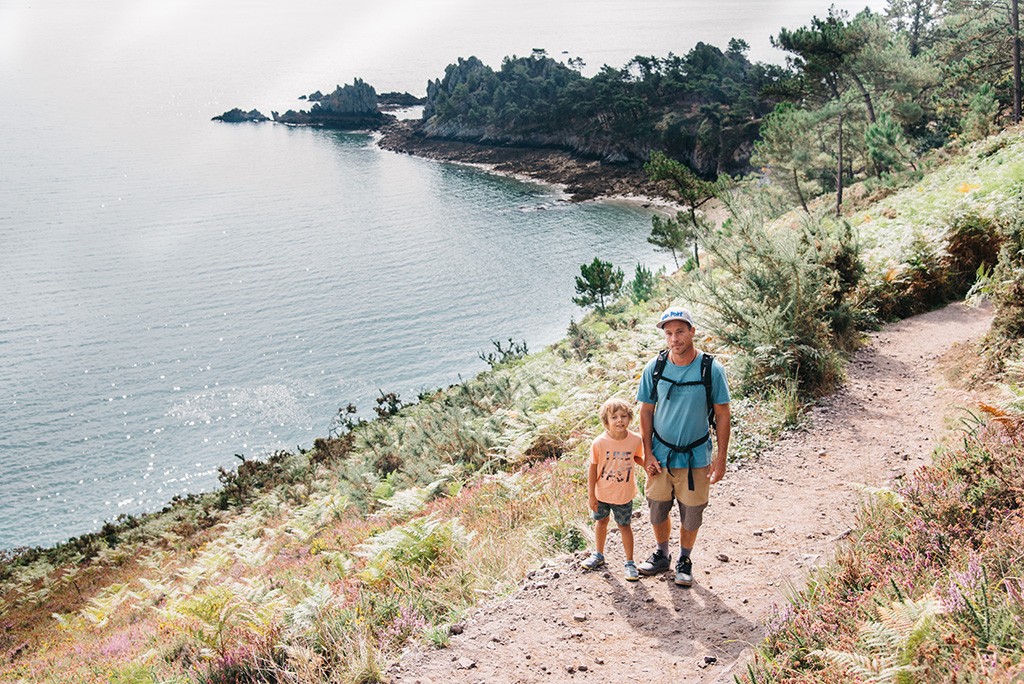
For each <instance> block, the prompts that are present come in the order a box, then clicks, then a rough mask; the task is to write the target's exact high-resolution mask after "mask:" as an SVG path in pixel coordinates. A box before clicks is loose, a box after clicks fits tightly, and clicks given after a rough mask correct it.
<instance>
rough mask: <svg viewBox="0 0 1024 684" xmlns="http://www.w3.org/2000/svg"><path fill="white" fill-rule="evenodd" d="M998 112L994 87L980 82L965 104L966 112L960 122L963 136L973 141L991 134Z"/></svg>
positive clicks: (993, 130)
mask: <svg viewBox="0 0 1024 684" xmlns="http://www.w3.org/2000/svg"><path fill="white" fill-rule="evenodd" d="M998 114H999V102H998V100H997V99H996V93H995V88H993V87H992V84H990V83H982V84H981V86H980V87H979V88H978V92H976V93H975V94H974V97H972V98H971V101H970V103H969V104H968V105H967V113H966V114H965V115H964V118H963V123H962V124H961V128H962V129H963V132H964V138H965V139H966V140H968V141H974V140H981V139H982V138H987V137H988V136H990V135H992V133H993V132H995V127H996V116H997V115H998Z"/></svg>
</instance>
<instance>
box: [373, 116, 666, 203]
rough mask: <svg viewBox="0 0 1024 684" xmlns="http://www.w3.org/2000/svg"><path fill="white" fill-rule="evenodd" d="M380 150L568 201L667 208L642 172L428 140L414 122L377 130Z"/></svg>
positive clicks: (562, 156) (558, 152) (536, 150)
mask: <svg viewBox="0 0 1024 684" xmlns="http://www.w3.org/2000/svg"><path fill="white" fill-rule="evenodd" d="M378 134H379V138H378V140H377V145H378V146H379V147H381V148H382V149H385V150H389V151H392V152H400V153H404V154H409V155H412V156H415V157H423V158H425V159H434V160H437V161H446V162H456V163H462V164H471V165H474V166H480V167H483V168H485V169H487V170H488V171H491V172H494V173H498V174H502V175H508V176H513V177H516V178H521V179H527V180H534V181H539V182H543V183H547V184H551V185H555V186H557V187H559V188H561V189H562V190H563V191H564V192H565V193H566V194H567V195H568V196H569V199H570V200H571V201H574V202H583V201H587V200H595V199H628V200H634V201H639V202H641V203H642V204H644V205H663V206H669V205H670V204H671V202H670V200H668V199H667V198H664V197H663V196H661V194H662V193H661V192H660V191H659V188H658V187H657V185H656V184H654V183H652V182H651V181H650V180H649V179H648V178H647V175H646V174H645V173H644V171H643V168H642V167H641V166H639V165H632V164H607V163H603V162H601V161H600V160H598V159H586V158H583V157H580V156H578V155H574V154H572V153H571V152H568V151H566V150H563V149H559V148H546V147H526V146H511V145H492V144H487V143H474V142H467V141H462V140H451V139H445V138H433V137H427V136H425V135H423V134H422V133H420V132H419V127H418V125H417V123H416V122H414V121H410V120H399V121H395V122H392V123H389V124H387V125H385V126H383V127H382V128H381V129H380V130H379V133H378Z"/></svg>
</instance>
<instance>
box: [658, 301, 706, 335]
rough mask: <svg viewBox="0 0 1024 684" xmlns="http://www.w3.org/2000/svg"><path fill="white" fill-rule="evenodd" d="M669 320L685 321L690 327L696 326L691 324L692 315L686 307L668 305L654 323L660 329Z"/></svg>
mask: <svg viewBox="0 0 1024 684" xmlns="http://www.w3.org/2000/svg"><path fill="white" fill-rule="evenodd" d="M669 321H686V322H687V323H689V324H690V327H691V328H695V327H697V326H695V325H694V324H693V316H691V315H690V312H689V311H688V310H687V309H683V308H680V307H678V306H670V307H669V308H667V309H665V310H664V311H663V312H662V313H661V318H660V319H659V320H658V322H657V323H656V324H655V325H657V326H658V328H659V329H662V328H664V327H665V324H666V323H668V322H669Z"/></svg>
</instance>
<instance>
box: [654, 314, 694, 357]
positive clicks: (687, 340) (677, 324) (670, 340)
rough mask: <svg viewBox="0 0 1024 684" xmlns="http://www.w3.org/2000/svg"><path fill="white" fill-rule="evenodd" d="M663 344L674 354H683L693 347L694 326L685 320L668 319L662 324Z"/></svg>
mask: <svg viewBox="0 0 1024 684" xmlns="http://www.w3.org/2000/svg"><path fill="white" fill-rule="evenodd" d="M662 330H664V331H665V344H666V345H667V346H668V348H669V349H670V350H672V351H673V352H675V353H676V354H685V353H688V352H689V351H690V348H691V347H693V334H694V332H696V331H695V329H694V328H692V327H691V326H690V324H689V323H687V322H686V321H669V322H668V323H666V324H665V325H664V327H663V328H662Z"/></svg>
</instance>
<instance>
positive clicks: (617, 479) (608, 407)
mask: <svg viewBox="0 0 1024 684" xmlns="http://www.w3.org/2000/svg"><path fill="white" fill-rule="evenodd" d="M600 415H601V422H602V423H603V424H604V432H603V433H602V434H601V435H600V436H599V437H598V438H597V439H595V440H594V444H593V445H592V446H591V447H590V467H589V469H588V471H587V491H588V493H589V499H590V501H589V505H590V510H591V515H592V516H593V518H594V520H596V521H597V525H596V530H595V532H596V537H597V539H596V545H597V550H596V551H595V552H594V553H592V554H590V556H589V557H588V558H587V559H586V560H585V561H583V563H582V565H583V568H584V569H586V570H594V569H596V568H599V567H601V566H602V565H604V542H605V540H606V539H607V538H608V515H609V514H612V515H614V516H615V524H617V525H618V526H619V533H620V534H621V535H622V548H623V550H624V551H625V552H626V567H625V574H626V579H627V580H629V581H631V582H635V581H636V580H637V579H638V578H639V574H638V572H637V569H636V565H635V564H634V563H633V528H632V527H630V526H629V525H630V521H631V519H632V517H633V497H635V496H636V477H635V476H634V473H633V464H634V463H636V464H640V465H643V462H644V454H643V440H641V439H640V435H638V434H637V433H635V432H631V431H630V430H629V424H630V423H631V422H632V421H633V407H632V406H630V404H629V403H627V402H625V401H623V400H622V399H615V398H612V399H609V400H608V401H606V402H604V404H603V405H602V406H601V414H600Z"/></svg>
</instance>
